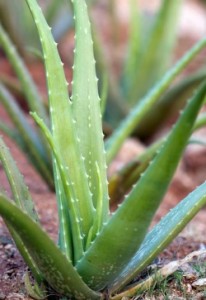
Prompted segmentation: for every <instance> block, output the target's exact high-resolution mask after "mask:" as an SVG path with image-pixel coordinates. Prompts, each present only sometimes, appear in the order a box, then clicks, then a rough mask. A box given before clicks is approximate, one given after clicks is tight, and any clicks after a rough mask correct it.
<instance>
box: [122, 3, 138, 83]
mask: <svg viewBox="0 0 206 300" xmlns="http://www.w3.org/2000/svg"><path fill="white" fill-rule="evenodd" d="M129 8H130V16H131V17H130V23H129V47H128V48H129V49H128V52H129V53H128V58H127V61H126V65H125V74H124V77H125V80H128V81H129V80H131V78H132V76H134V68H135V71H137V70H136V67H135V66H136V60H137V57H138V55H137V53H138V52H139V47H140V12H139V7H138V4H137V1H136V0H129Z"/></svg>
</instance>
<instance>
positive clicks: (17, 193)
mask: <svg viewBox="0 0 206 300" xmlns="http://www.w3.org/2000/svg"><path fill="white" fill-rule="evenodd" d="M0 160H1V162H2V165H3V168H4V170H5V173H6V175H7V178H8V181H9V183H10V187H11V190H12V194H13V197H14V201H15V202H16V205H18V207H19V208H21V209H22V210H24V211H26V212H27V214H28V215H29V216H30V217H31V218H32V219H33V220H34V221H36V222H37V221H38V215H37V213H36V211H35V208H34V204H33V201H32V198H31V195H30V193H29V191H28V188H27V186H26V185H25V183H24V180H23V177H22V175H21V174H20V172H19V170H18V168H17V166H16V163H15V161H14V160H13V157H12V156H11V154H10V152H9V150H8V149H7V147H6V145H5V144H4V142H3V140H2V139H1V138H0ZM7 226H8V229H9V231H10V234H11V236H12V237H13V239H14V241H15V244H16V246H17V248H18V250H19V252H20V253H21V255H22V257H23V258H24V260H25V262H26V263H27V265H28V266H29V268H30V270H31V271H32V274H33V276H34V278H35V280H36V281H37V282H38V283H41V281H42V276H41V274H40V271H39V270H38V268H37V266H36V265H35V263H34V262H33V260H32V258H31V257H30V255H29V253H28V251H27V249H26V247H25V245H24V243H23V241H22V240H21V238H20V237H19V236H18V234H17V232H16V231H15V230H14V228H13V227H12V226H9V224H7Z"/></svg>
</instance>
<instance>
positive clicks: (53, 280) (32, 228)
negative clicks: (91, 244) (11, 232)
mask: <svg viewBox="0 0 206 300" xmlns="http://www.w3.org/2000/svg"><path fill="white" fill-rule="evenodd" d="M0 214H1V216H2V217H3V218H4V219H5V220H6V222H8V224H10V225H11V226H12V227H13V228H14V229H15V230H16V232H18V235H19V236H20V238H21V239H22V241H23V242H24V244H25V246H26V247H27V249H28V251H29V253H30V255H31V257H32V258H33V260H34V261H35V263H36V264H37V266H38V268H39V269H40V271H41V272H42V275H43V276H44V277H45V279H46V280H47V282H48V283H49V284H50V285H51V287H52V288H53V289H54V290H55V291H56V292H58V293H60V294H61V295H65V296H68V297H70V296H74V295H75V296H76V297H77V299H80V298H81V297H83V299H88V298H87V297H91V298H89V299H100V294H98V293H96V292H93V291H92V290H90V289H89V288H88V287H87V286H86V284H85V283H84V282H83V281H82V279H81V278H80V276H79V275H78V273H77V271H76V270H75V269H74V267H73V266H72V264H71V262H70V261H69V260H67V259H66V257H65V256H64V255H63V254H62V253H61V251H60V250H59V249H58V248H57V247H56V245H55V244H54V242H53V241H52V240H51V239H50V238H49V237H48V235H47V234H46V233H45V232H44V231H43V230H42V229H41V227H40V226H39V225H38V224H37V223H35V222H33V221H32V219H31V218H29V216H28V215H27V214H25V213H24V212H22V211H21V210H20V209H18V207H17V206H15V205H13V204H12V203H11V202H10V201H9V199H8V198H6V197H5V196H3V195H0ZM37 241H38V242H37ZM81 293H82V295H81ZM81 299H82V298H81Z"/></svg>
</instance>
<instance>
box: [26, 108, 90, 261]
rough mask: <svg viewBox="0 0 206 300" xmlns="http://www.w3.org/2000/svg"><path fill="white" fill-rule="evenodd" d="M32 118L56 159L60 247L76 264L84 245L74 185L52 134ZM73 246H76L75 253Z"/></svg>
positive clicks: (39, 121)
mask: <svg viewBox="0 0 206 300" xmlns="http://www.w3.org/2000/svg"><path fill="white" fill-rule="evenodd" d="M32 116H33V118H34V119H35V121H36V123H37V124H38V125H39V126H40V127H41V129H42V132H43V133H44V135H45V138H46V139H47V141H48V144H49V145H50V147H51V151H52V153H53V156H54V158H55V159H54V165H55V168H54V172H57V173H56V174H55V178H56V179H55V180H56V187H57V193H58V194H57V195H58V199H59V207H58V209H59V222H60V232H59V246H60V248H61V250H62V251H63V252H65V254H66V255H67V256H68V257H70V258H71V257H72V258H73V259H74V262H75V261H77V260H78V259H79V258H80V257H81V256H82V255H83V252H84V249H83V245H82V239H83V236H82V234H81V229H80V226H79V224H80V216H79V212H78V210H77V209H76V206H75V205H74V200H73V199H74V194H73V190H72V188H71V187H72V184H71V181H69V178H68V176H67V170H66V169H65V168H64V167H62V165H63V166H64V163H63V164H61V163H62V160H61V154H60V153H59V152H58V149H57V147H56V146H55V144H54V140H53V137H52V135H51V132H50V131H49V130H48V128H47V127H46V125H45V124H44V122H43V120H42V119H40V118H39V117H38V116H37V115H36V114H35V113H34V114H32ZM59 178H60V179H59ZM59 185H60V186H59ZM71 233H72V235H71ZM71 244H73V246H74V251H73V249H72V245H71Z"/></svg>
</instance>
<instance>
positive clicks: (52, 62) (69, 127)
mask: <svg viewBox="0 0 206 300" xmlns="http://www.w3.org/2000/svg"><path fill="white" fill-rule="evenodd" d="M26 2H27V4H28V6H29V8H30V10H31V13H32V15H33V18H34V21H35V23H36V26H37V29H38V32H39V36H40V40H41V43H42V48H43V53H44V61H45V67H46V77H47V85H48V93H49V101H50V114H51V121H52V135H53V139H54V143H55V145H56V147H57V149H58V151H59V153H61V157H62V161H63V162H64V164H65V165H64V167H66V168H68V173H69V177H70V180H71V182H72V185H73V192H74V194H75V197H74V200H75V201H76V204H74V205H76V206H78V209H79V211H80V218H81V227H82V233H83V234H87V233H88V232H89V230H90V228H91V226H92V222H93V212H94V209H93V204H92V199H91V193H90V190H89V185H88V180H87V174H86V172H85V167H84V157H83V155H81V153H80V149H79V145H78V144H79V143H78V142H77V141H78V139H79V137H78V134H77V132H76V128H77V126H78V124H77V123H76V121H75V120H74V119H73V118H72V112H71V102H70V101H69V97H68V90H67V82H66V79H65V75H64V70H63V67H62V62H61V60H60V57H59V54H58V51H57V45H56V44H55V42H54V40H53V37H52V34H51V29H50V28H49V27H48V25H47V23H46V21H45V18H44V16H43V14H42V11H41V8H40V7H39V6H38V4H37V2H36V1H35V0H26ZM62 120H63V122H62ZM62 165H63V163H62ZM59 186H60V185H59ZM85 215H86V216H87V218H85V217H84V216H85Z"/></svg>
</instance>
